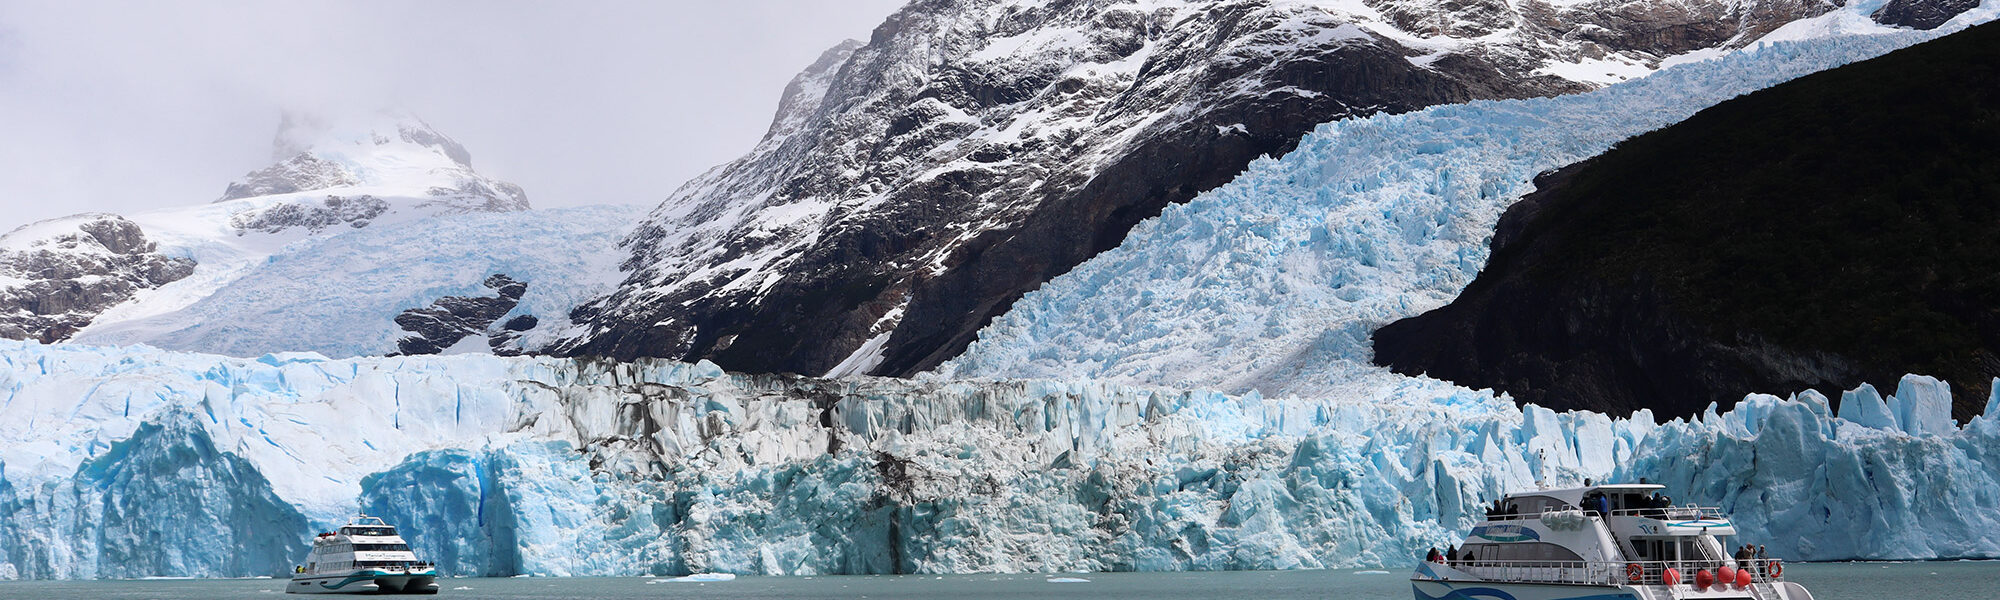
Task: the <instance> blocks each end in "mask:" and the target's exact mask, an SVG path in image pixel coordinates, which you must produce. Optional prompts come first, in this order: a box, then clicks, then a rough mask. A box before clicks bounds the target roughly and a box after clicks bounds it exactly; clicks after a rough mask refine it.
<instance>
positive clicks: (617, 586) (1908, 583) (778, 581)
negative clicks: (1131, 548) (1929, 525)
mask: <svg viewBox="0 0 2000 600" xmlns="http://www.w3.org/2000/svg"><path fill="white" fill-rule="evenodd" d="M1785 576H1786V579H1790V580H1792V581H1796V582H1799V583H1801V584H1804V585H1805V586H1806V587H1807V588H1809V589H1811V590H1812V592H1813V596H1814V598H1816V600H1863V599H1867V600H1875V599H1881V598H1921V600H1974V599H1977V600H1994V599H1995V598H2000V592H1996V590H2000V561H1958V562H1914V563H1820V564H1796V565H1790V566H1788V567H1787V568H1786V571H1785ZM671 579H672V578H663V577H556V578H549V577H517V578H508V579H488V578H464V579H448V580H446V581H444V582H443V584H444V590H443V592H442V593H440V594H439V595H438V596H435V597H437V598H546V599H550V600H566V599H579V600H580V599H586V598H726V599H742V600H753V599H764V598H770V599H781V598H782V599H786V600H796V599H812V598H869V599H902V598H909V599H917V598H952V599H980V598H1034V599H1036V600H1054V599H1061V598H1079V599H1087V600H1110V599H1114V598H1135V599H1136V598H1145V599H1149V600H1182V599H1187V600H1192V599H1197V598H1244V599H1250V600H1287V599H1293V598H1334V599H1344V598H1354V599H1360V600H1392V599H1393V600H1409V599H1410V598H1411V597H1412V594H1411V593H1410V584H1409V571H1408V570H1406V569H1389V570H1388V571H1387V573H1383V572H1382V571H1381V570H1360V569H1342V570H1331V571H1226V572H1206V573H1083V574H1057V575H942V576H940V575H877V576H867V575H856V576H827V577H738V578H736V579H735V580H733V581H712V582H680V581H672V580H671ZM284 589H285V581H284V580H282V579H223V580H215V579H209V580H120V581H0V599H6V600H33V599H41V598H74V599H77V600H98V599H112V598H116V599H120V600H146V599H168V598H176V599H177V598H191V599H207V598H215V599H231V598H281V597H296V598H303V597H306V596H286V595H285V593H284Z"/></svg>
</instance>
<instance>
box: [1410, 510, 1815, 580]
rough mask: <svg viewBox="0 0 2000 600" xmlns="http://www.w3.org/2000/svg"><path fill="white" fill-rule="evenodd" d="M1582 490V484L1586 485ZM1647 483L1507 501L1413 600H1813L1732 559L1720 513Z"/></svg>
mask: <svg viewBox="0 0 2000 600" xmlns="http://www.w3.org/2000/svg"><path fill="white" fill-rule="evenodd" d="M1585 483H1588V482H1585ZM1663 487H1664V486H1660V485H1655V484H1645V483H1639V484H1620V485H1586V486H1584V487H1580V488H1570V489H1562V490H1541V491H1534V492H1522V493H1516V494H1509V495H1508V496H1507V497H1506V498H1505V499H1503V500H1501V501H1500V503H1499V504H1498V505H1496V506H1495V507H1494V508H1493V509H1489V513H1488V514H1487V515H1486V519H1485V520H1483V521H1480V522H1479V524H1478V526H1476V527H1473V528H1472V532H1471V533H1470V534H1469V535H1467V536H1466V538H1465V546H1464V547H1463V548H1460V549H1458V550H1457V551H1456V552H1455V553H1454V554H1456V555H1455V556H1445V557H1443V558H1442V559H1441V560H1426V561H1424V562H1423V563H1422V564H1420V565H1418V566H1417V570H1416V573H1414V574H1412V575H1411V576H1410V585H1411V587H1413V588H1415V592H1416V598H1417V600H1446V599H1449V600H1667V599H1682V598H1718V599H1719V598H1751V599H1756V600H1812V594H1811V593H1808V592H1807V591H1806V588H1805V587H1804V586H1801V585H1799V584H1796V583H1792V582H1789V581H1785V580H1784V573H1785V567H1784V563H1782V562H1780V561H1778V560H1775V559H1761V558H1760V559H1748V560H1738V559H1736V558H1735V557H1734V556H1735V555H1734V553H1733V550H1732V549H1728V548H1729V547H1728V546H1727V544H1726V543H1725V540H1726V539H1727V538H1728V537H1729V536H1732V535H1735V534H1736V527H1735V526H1734V525H1732V524H1730V522H1729V520H1728V518H1727V517H1725V516H1724V515H1723V514H1722V511H1721V510H1720V509H1716V508H1710V507H1701V506H1672V505H1671V502H1670V501H1667V500H1666V499H1665V498H1664V497H1662V496H1661V495H1660V490H1661V488H1663Z"/></svg>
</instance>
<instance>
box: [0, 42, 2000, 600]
mask: <svg viewBox="0 0 2000 600" xmlns="http://www.w3.org/2000/svg"><path fill="white" fill-rule="evenodd" d="M1858 4H1869V3H1865V2H1864V3H1858ZM1989 4H1991V3H1989ZM1990 8H1991V7H1988V8H1982V9H1980V10H1981V11H1983V12H1979V13H1977V14H1976V15H1975V16H1977V17H1979V18H1990V16H1991V13H1992V11H1991V10H1990ZM1968 14H1974V13H1968ZM1966 18H1967V17H1964V16H1961V19H1966ZM1948 27H1949V26H1948ZM1927 37H1928V34H1920V33H1896V34H1887V35H1879V36H1868V37H1858V38H1842V39H1826V40H1810V41H1799V42H1784V43H1777V44H1770V45H1765V46H1761V47H1759V48H1758V49H1754V50H1751V51H1747V52H1744V53H1741V54H1736V55H1731V56H1726V57H1721V58H1718V59H1715V60H1710V61H1705V62H1698V63H1690V64H1685V65H1680V66H1677V67H1675V68H1671V69H1668V70H1665V71H1663V72H1661V73H1659V74H1657V75H1654V76H1651V77H1648V78H1645V79H1642V80H1639V81H1637V82H1634V83H1629V84H1623V85H1620V86H1613V87H1611V88H1607V89H1605V90H1602V91H1598V92H1592V93H1589V94H1583V95H1578V96H1571V97H1564V98H1555V99H1545V100H1530V101H1508V102H1481V103H1474V104H1470V105H1462V106H1452V107H1442V108H1435V109H1429V110H1425V111H1420V112H1416V113H1409V114H1405V115H1399V116H1393V117H1376V118H1371V119H1365V120H1358V121H1347V122H1341V123H1335V124H1331V125H1327V126H1323V127H1321V128H1320V130H1319V131H1318V132H1316V133H1315V134H1313V135H1312V136H1310V137H1308V138H1307V139H1306V141H1305V142H1304V143H1302V144H1301V146H1300V148H1301V150H1300V151H1299V152H1295V153H1293V154H1292V155H1288V156H1286V157H1284V158H1281V159H1273V160H1263V161H1259V162H1258V163H1256V164H1255V165H1253V166H1252V167H1251V169H1250V171H1249V172H1248V173H1246V174H1245V175H1244V176H1243V177H1241V178H1239V179H1238V181H1237V182H1236V183H1233V184H1230V185H1228V186H1225V187H1224V188H1221V189H1219V190H1217V191H1216V192H1212V193H1210V194H1208V195H1205V196H1203V197H1202V198H1200V199H1197V200H1196V201H1194V202H1192V203H1190V204H1188V205H1186V206H1183V207H1175V208H1170V209H1169V210H1168V211H1167V212H1166V213H1164V214H1163V215H1162V216H1161V217H1160V218H1158V219H1155V220H1153V221H1150V222H1148V223H1146V224H1144V225H1141V226H1140V228H1138V229H1135V230H1134V232H1133V234H1132V237H1131V238H1130V239H1128V240H1127V242H1126V243H1125V244H1124V245H1123V246H1121V247H1120V248H1119V249H1117V250H1114V251H1113V252H1111V253H1107V254H1105V255H1104V256H1102V257H1100V258H1098V259H1094V260H1093V261H1091V262H1088V263H1086V264H1085V265H1084V266H1083V267H1080V268H1079V269H1077V270H1076V271H1074V272H1072V273H1070V274H1069V275H1065V276H1063V277H1059V278H1057V279H1056V280H1054V281H1053V282H1051V283H1050V284H1049V285H1048V286H1046V287H1045V288H1044V289H1043V290H1042V291H1039V292H1035V293H1033V294H1030V295H1029V296H1027V297H1024V298H1023V299H1022V300H1021V301H1020V302H1019V303H1017V305H1016V306H1017V308H1016V309H1015V311H1014V312H1011V313H1009V315H1008V316H1006V317H1004V318H1002V319H1000V320H997V321H996V322H995V323H994V324H993V326H992V327H991V328H990V329H989V330H988V332H987V333H982V340H981V342H979V343H978V345H976V346H975V347H974V349H973V352H972V353H971V354H969V355H968V356H967V357H966V358H964V359H962V360H961V361H959V362H957V363H954V364H953V365H952V366H950V367H949V368H947V370H946V371H947V372H945V373H943V374H942V375H941V376H938V377H933V378H927V379H920V380H897V379H882V378H871V377H849V378H842V379H820V378H808V377H798V376H789V375H745V374H737V373H727V372H724V371H723V370H722V369H720V368H718V367H716V366H715V365H714V364H711V363H706V362H702V363H694V364H687V363H675V362H667V361H657V360H648V361H639V362H634V363H616V362H609V361H601V360H591V359H578V358H553V357H496V356H491V355H480V354H467V355H448V356H406V357H387V358H379V357H378V358H328V356H327V354H328V353H336V354H337V353H339V352H338V351H337V350H336V349H334V348H327V349H326V350H327V352H288V353H273V354H265V355H262V356H259V357H256V358H239V357H230V356H220V355H213V354H195V353H187V352H178V351H171V350H163V349H159V348H153V347H148V346H143V345H132V346H119V347H100V346H89V345H81V344H58V345H43V344H37V343H33V342H18V341H6V340H0V414H4V415H6V417H7V418H6V419H0V577H6V578H35V579H51V578H93V577H136V576H248V575H272V574H277V573H282V572H284V571H285V570H286V569H288V568H289V565H290V564H292V563H293V562H295V561H297V560H299V559H300V558H302V557H303V554H304V549H303V546H304V543H305V540H306V539H308V536H310V535H311V533H312V532H313V531H316V530H320V529H323V528H326V527H329V526H331V525H334V524H337V523H339V522H342V521H344V520H345V518H347V517H348V516H351V515H352V514H354V513H355V512H367V513H368V514H374V515H380V516H383V517H385V518H387V519H388V520H390V521H391V522H394V523H398V524H401V525H403V526H404V527H405V530H406V531H405V533H406V534H407V536H408V537H409V538H410V539H411V542H412V545H413V546H415V547H416V548H417V549H418V551H419V552H420V555H422V556H424V557H426V558H431V559H435V560H437V561H438V562H439V563H440V566H441V568H442V569H443V570H444V571H445V572H447V573H450V574H454V575H517V574H533V575H641V574H645V575H675V574H687V573H696V572H717V573H744V574H772V575H779V574H783V575H807V574H832V573H944V572H1024V571H1041V572H1055V571H1108V570H1205V569H1290V568H1335V567H1354V566H1397V565H1407V564H1411V563H1414V562H1415V561H1416V560H1417V558H1418V556H1420V555H1421V552H1422V550H1423V549H1424V548H1427V547H1432V546H1443V545H1447V544H1451V543H1455V542H1458V541H1462V540H1461V538H1459V537H1458V536H1460V535H1461V534H1462V533H1463V532H1464V531H1465V530H1466V529H1467V528H1468V527H1470V525H1471V524H1472V523H1473V522H1474V521H1475V520H1477V519H1478V518H1479V517H1480V516H1481V513H1480V511H1481V510H1482V508H1481V507H1482V506H1484V505H1485V504H1486V503H1487V502H1488V501H1490V500H1491V499H1493V498H1496V497H1498V496H1499V495H1500V494H1502V493H1506V492H1511V491H1518V490H1524V489H1533V488H1535V487H1536V486H1559V485H1573V484H1576V483H1580V482H1581V480H1582V479H1584V478H1592V479H1599V480H1636V479H1638V478H1646V479H1648V480H1651V481H1656V482H1660V483H1664V484H1666V485H1668V486H1670V493H1672V494H1673V495H1674V496H1675V497H1676V498H1677V499H1678V500H1680V501H1683V502H1699V503H1703V504H1713V505H1717V506H1720V507H1722V508H1723V509H1724V510H1726V511H1729V512H1730V513H1731V514H1732V515H1734V517H1735V520H1736V521H1737V523H1738V527H1739V531H1740V532H1741V537H1742V538H1744V540H1746V541H1752V542H1755V543H1762V544H1765V545H1767V546H1769V547H1770V549H1771V550H1772V551H1773V554H1775V555H1777V556H1779V557H1782V558H1786V559H1793V560H1840V559H1925V558H1996V557H2000V494H1996V493H1995V490H2000V422H1996V419H2000V415H1996V414H1995V411H1996V409H2000V395H1996V396H1995V397H1994V398H1993V399H1992V400H1991V401H1990V402H1989V404H1988V406H1987V410H1986V413H1985V414H1984V415H1982V416H1979V417H1975V418H1973V419H1972V420H1970V421H1969V422H1967V423H1964V424H1959V423H1956V422H1954V421H1952V420H1951V418H1950V415H1949V412H1948V410H1946V409H1944V408H1943V405H1941V404H1940V403H1939V402H1937V399H1938V398H1948V397H1949V393H1948V389H1947V388H1945V387H1944V385H1945V384H1943V383H1942V382H1939V381H1937V380H1935V379H1932V378H1928V377H1923V376H1919V375H1912V376H1908V377H1905V378H1904V379H1903V380H1902V381H1901V382H1899V384H1898V386H1897V389H1895V390H1894V391H1893V393H1891V394H1886V395H1885V394H1883V393H1882V392H1881V391H1880V390H1877V389H1875V388H1873V387H1866V386H1864V387H1862V388H1858V389H1856V390H1853V391H1851V392H1848V393H1847V395H1846V397H1844V399H1843V403H1842V405H1841V411H1840V413H1839V414H1832V412H1831V411H1830V410H1829V409H1828V402H1827V399H1826V398H1824V397H1822V396H1820V395H1819V394H1818V393H1816V392H1812V391H1804V392H1799V393H1796V394H1792V395H1789V396H1786V397H1782V398H1781V397H1778V396H1769V395H1752V396H1749V397H1747V398H1745V399H1744V401H1743V402H1740V403H1738V404H1737V405H1736V406H1735V407H1733V408H1732V409H1730V410H1728V411H1726V412H1722V411H1718V410H1715V409H1711V410H1709V411H1707V412H1705V413H1703V414H1700V415H1693V416H1690V417H1687V418H1673V419H1668V420H1665V421H1661V420H1659V419H1656V418H1655V416H1654V415H1653V414H1651V413H1650V412H1647V411H1640V412H1638V413H1635V414H1633V415H1630V416H1627V417H1614V416H1610V415H1604V414H1597V413H1590V412H1556V411H1551V410H1548V409H1545V408H1542V407H1537V406H1533V405H1528V406H1517V405H1516V404H1515V403H1514V402H1513V401H1512V400H1511V399H1510V398H1507V397H1506V396H1496V395H1495V394H1493V393H1492V392H1490V391H1485V390H1469V389H1465V388H1461V387H1457V386H1453V385H1450V384H1448V383H1445V382H1441V381H1436V380H1432V379H1428V378H1422V377H1416V378H1411V377H1402V376H1395V375H1391V374H1388V373H1387V372H1386V371H1383V370H1380V369H1374V368H1372V367H1367V366H1365V364H1363V361H1362V359H1365V358H1366V356H1365V354H1364V353H1365V348H1366V345H1365V340H1366V336H1367V333H1368V332H1369V331H1370V330H1372V328H1373V327H1374V326H1375V325H1377V324H1379V323H1381V322H1386V321H1387V320H1388V319H1391V318H1394V316H1397V315H1407V314H1415V313H1416V312H1419V311H1421V310H1422V309H1423V308H1427V307H1430V306H1435V305H1436V304H1439V303H1442V302H1443V301H1444V300H1446V299H1448V298H1449V296H1450V295H1451V294H1453V293H1455V292H1456V290H1457V289H1458V287H1459V286H1462V285H1463V284H1464V281H1466V280H1469V278H1470V274H1471V273H1473V272H1476V270H1477V269H1478V268H1479V266H1480V265H1481V264H1482V263H1483V262H1484V252H1485V250H1484V248H1485V241H1486V237H1487V236H1489V235H1490V230H1491V225H1492V220H1493V218H1495V217H1497V215H1498V213H1499V210H1500V208H1501V207H1503V206H1504V204H1505V203H1506V202H1509V201H1511V199H1512V198H1514V197H1517V196H1518V195H1519V194H1520V193H1521V192H1523V191H1525V190H1526V186H1527V185H1528V184H1527V183H1526V182H1527V181H1528V179H1529V178H1530V177H1531V176H1532V175H1534V174H1535V173H1536V172H1539V171H1540V170H1542V169H1544V168H1546V167H1553V166H1557V165H1560V164H1563V163H1566V162H1568V161H1573V160H1575V159H1578V158H1582V157H1584V156H1588V155H1590V154H1594V153H1595V152H1597V151H1601V150H1602V149H1603V148H1604V147H1608V145H1609V144H1612V143H1615V141H1616V140H1617V139H1620V138H1622V137H1623V135H1629V134H1630V133H1636V132H1637V131H1643V130H1644V128H1648V125H1647V124H1649V123H1653V124H1655V125H1653V126H1657V125H1658V124H1664V123H1665V122H1671V121H1672V120H1674V119H1678V118H1681V117H1684V116H1685V115H1686V114H1689V113H1691V112H1692V111H1694V110H1697V109H1698V108H1700V107H1701V106H1706V105H1708V104H1712V103H1714V102H1716V101H1719V100H1721V99H1724V98H1726V97H1728V96H1730V95H1733V94H1736V93H1742V92H1745V91H1749V90H1752V89H1756V88H1758V87H1761V86H1765V85H1770V84H1773V83H1776V82H1779V81H1783V80H1785V79H1788V78H1790V77H1794V76H1797V75H1801V74H1804V73H1807V72H1811V71H1814V70H1818V69H1823V68H1827V67H1831V66H1836V65H1839V64H1844V63H1846V62H1850V61H1853V60H1858V59H1861V58H1866V57H1868V56H1874V55H1877V54H1881V53H1883V52H1887V51H1889V50H1892V49H1894V48H1896V47H1900V46H1902V45H1907V44H1910V43H1915V42H1917V41H1921V40H1922V39H1927ZM1621 131H1624V132H1626V133H1625V134H1620V133H1619V132H1621ZM482 218H495V219H505V218H509V217H505V216H495V217H482ZM382 225H390V224H386V223H377V224H376V225H374V226H371V227H370V228H369V229H370V230H374V229H375V227H376V226H382ZM377 231H381V232H385V233H381V234H378V235H385V236H386V235H390V234H389V233H386V232H390V231H391V229H389V228H384V229H380V230H377ZM348 235H353V233H349V234H348ZM402 235H411V236H417V235H421V231H418V230H411V231H408V232H405V233H404V234H402ZM301 256H304V255H301ZM275 262H276V261H273V264H275ZM309 263H311V261H302V262H299V263H297V264H298V265H301V267H300V268H299V269H298V270H294V271H288V272H289V273H291V274H293V275H294V276H306V275H307V274H309V273H310V272H311V271H312V269H311V268H304V267H306V266H310V265H309ZM548 268H550V269H552V270H561V269H565V268H568V267H564V266H562V265H560V264H553V266H550V267H548ZM531 287H532V286H531ZM162 289H163V290H164V289H165V288H162ZM531 293H532V292H531ZM526 302H527V301H526V300H525V299H524V303H526ZM563 302H566V300H562V299H553V300H551V301H550V302H549V305H550V306H558V305H561V304H562V303H563ZM1107 332H1109V333H1107ZM989 334H990V335H989ZM1246 374H1247V375H1246ZM947 375H948V376H949V377H947ZM999 377H1007V378H1005V379H1002V378H999ZM1285 381H1299V382H1304V383H1301V384H1298V385H1297V386H1291V384H1283V385H1276V386H1275V387H1273V384H1272V382H1285ZM1162 384H1166V385H1173V386H1175V387H1158V386H1159V385H1162ZM1265 387H1272V389H1268V390H1267V389H1264V388H1265ZM1217 390H1220V391H1217ZM1778 391H1781V390H1778ZM190 531H201V532H224V535H223V539H225V540H226V543H221V544H218V543H214V542H213V541H212V540H213V539H215V538H214V537H213V536H197V535H181V534H182V533H185V532H190Z"/></svg>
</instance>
